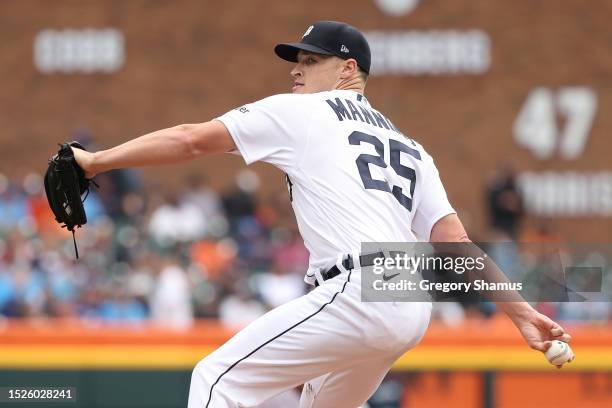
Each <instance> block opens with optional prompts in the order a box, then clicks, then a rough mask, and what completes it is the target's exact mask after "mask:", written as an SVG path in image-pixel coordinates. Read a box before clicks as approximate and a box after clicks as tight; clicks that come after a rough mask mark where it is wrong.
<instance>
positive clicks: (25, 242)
mask: <svg viewBox="0 0 612 408" xmlns="http://www.w3.org/2000/svg"><path fill="white" fill-rule="evenodd" d="M96 180H97V182H98V184H99V186H100V187H99V188H94V189H93V190H92V191H91V193H90V194H89V196H88V198H87V200H86V201H85V207H86V211H87V216H88V223H87V225H86V227H84V228H82V229H78V230H77V232H76V238H77V243H78V247H79V253H80V259H79V260H78V261H77V260H75V251H74V247H73V241H72V235H71V234H70V233H69V232H68V231H66V230H65V229H60V228H59V227H58V225H57V223H56V222H55V221H54V219H53V216H52V214H51V212H50V210H49V208H48V205H47V201H46V197H45V195H44V188H43V183H42V176H41V175H40V174H34V173H33V174H29V175H27V176H25V177H23V178H22V179H9V178H8V177H6V176H4V175H0V318H46V317H72V318H80V319H91V320H95V321H99V320H102V321H112V322H129V323H130V324H133V323H138V322H145V321H147V322H150V321H153V322H156V323H159V324H162V325H165V326H172V327H177V328H180V327H188V326H189V325H190V324H191V323H192V321H193V319H196V318H202V317H211V318H218V319H220V320H221V321H222V322H224V323H226V324H228V325H231V326H242V325H244V324H246V323H248V322H250V321H252V320H253V319H255V318H257V317H258V316H260V315H261V314H263V313H265V312H266V311H267V310H269V309H270V308H273V307H276V306H278V305H280V304H282V303H284V302H287V301H289V300H291V299H293V298H295V297H298V296H300V295H302V294H303V293H305V292H306V291H307V290H309V289H308V287H307V286H306V285H305V284H304V282H303V279H302V278H303V274H304V271H305V270H306V267H307V264H308V253H307V251H306V250H305V248H304V245H303V241H302V239H301V237H300V236H299V233H298V232H297V230H296V227H295V222H294V220H293V216H292V212H291V209H290V206H289V201H288V199H287V198H286V197H285V196H284V195H283V196H282V197H281V196H279V195H272V196H270V197H263V196H262V194H260V193H258V188H259V179H258V177H257V175H256V173H254V172H252V171H250V170H243V171H242V172H240V173H239V174H238V175H237V177H236V180H235V183H234V184H233V185H231V186H229V187H228V188H227V189H226V190H224V191H217V190H215V189H212V188H211V187H210V186H209V185H208V183H207V182H206V179H205V178H203V177H201V176H192V177H189V178H188V179H187V180H185V182H184V183H182V184H181V185H180V186H179V187H177V188H175V187H171V188H168V187H166V188H161V187H159V186H151V185H145V184H143V181H142V179H141V177H140V175H139V173H138V172H137V171H133V170H129V171H127V170H122V171H112V172H109V173H105V174H103V175H100V176H98V177H97V178H96ZM283 194H284V193H283ZM485 197H486V202H487V205H488V208H489V215H490V221H489V222H490V226H491V236H490V237H487V241H493V242H505V243H506V244H510V246H508V245H504V246H503V248H506V250H504V251H498V253H495V249H494V248H492V251H493V253H492V256H494V258H495V259H496V261H497V262H498V263H499V264H500V266H502V269H504V270H507V271H509V273H512V269H513V267H514V266H515V265H516V264H515V261H516V259H515V258H516V257H517V256H518V255H517V254H516V253H513V251H512V250H511V249H510V250H508V249H507V248H512V243H514V242H516V240H517V238H518V237H519V234H520V230H521V222H522V220H523V218H524V211H523V207H522V204H521V203H522V201H521V196H520V192H519V190H518V188H517V186H516V184H515V181H514V173H513V172H512V171H511V170H510V169H502V170H500V172H499V174H497V175H496V176H495V177H494V179H493V180H492V181H491V183H490V185H488V186H487V187H486V190H485ZM523 237H524V235H523ZM529 239H534V240H539V241H540V242H546V241H547V240H552V239H554V234H553V233H552V232H551V230H550V226H549V225H548V224H547V223H545V222H542V223H540V224H539V225H538V228H536V229H535V230H534V231H533V232H532V235H531V236H530V237H529ZM537 306H538V307H539V308H541V309H543V311H545V312H546V313H547V314H549V315H552V316H553V317H556V318H560V319H578V320H585V319H590V320H593V319H594V320H607V319H609V318H610V308H609V304H608V303H601V304H600V303H592V304H590V305H588V306H586V307H585V304H584V303H583V304H578V306H572V304H559V303H555V304H553V303H542V304H538V305H537ZM494 313H495V307H494V305H492V304H489V303H486V302H474V303H470V302H469V301H467V302H447V303H440V304H437V305H436V309H435V318H439V319H442V320H443V321H445V322H447V323H449V324H457V323H459V322H461V321H462V319H463V318H465V317H466V316H470V315H477V316H485V317H486V316H490V315H492V314H494Z"/></svg>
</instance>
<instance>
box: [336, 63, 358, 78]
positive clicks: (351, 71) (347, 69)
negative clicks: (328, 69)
mask: <svg viewBox="0 0 612 408" xmlns="http://www.w3.org/2000/svg"><path fill="white" fill-rule="evenodd" d="M357 71H359V67H358V65H357V61H356V60H355V59H354V58H349V59H347V60H344V61H343V63H342V73H341V76H340V77H341V78H342V79H345V78H350V77H352V76H353V75H355V73H356V72H357Z"/></svg>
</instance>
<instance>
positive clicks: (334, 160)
mask: <svg viewBox="0 0 612 408" xmlns="http://www.w3.org/2000/svg"><path fill="white" fill-rule="evenodd" d="M218 120H220V121H221V122H223V123H224V124H225V126H226V127H227V129H228V130H229V133H230V134H231V136H232V138H233V139H234V141H235V143H236V146H237V149H238V151H239V153H240V154H241V155H242V157H243V158H244V160H245V162H246V163H247V164H251V163H253V162H256V161H264V162H268V163H271V164H273V165H275V166H276V167H278V168H280V169H281V170H282V171H284V172H285V173H286V174H287V183H288V188H289V194H290V198H291V201H292V205H293V209H294V212H295V215H296V219H297V224H298V227H299V230H300V233H301V235H302V237H303V239H304V243H305V245H306V248H307V249H308V250H309V252H310V266H309V270H308V272H307V274H306V281H307V282H309V283H313V282H314V273H313V272H314V270H315V269H326V268H329V267H330V266H332V265H333V264H334V263H335V262H336V259H337V256H338V254H339V253H354V252H355V250H356V251H359V248H360V246H361V243H362V242H413V241H416V240H417V237H418V239H420V240H425V241H428V240H429V235H430V232H431V228H432V227H433V225H434V224H435V222H436V221H437V220H439V219H440V218H442V217H443V216H445V215H447V214H450V213H454V212H455V211H454V210H453V208H452V207H451V205H450V204H449V202H448V199H447V196H446V192H445V191H444V187H443V186H442V183H441V181H440V176H439V174H438V170H437V169H436V166H435V165H434V162H433V159H432V157H431V156H430V155H429V154H428V153H427V152H426V151H425V150H424V149H423V147H422V146H421V145H420V144H418V143H416V142H415V141H413V140H411V139H408V138H407V137H406V136H404V135H403V134H402V133H401V132H400V131H399V130H397V129H396V128H395V126H394V125H393V124H392V123H391V121H389V120H388V119H387V118H386V117H384V116H383V115H382V114H381V113H380V112H378V111H377V110H375V109H374V108H372V107H371V106H370V104H369V103H368V101H367V99H366V98H365V97H364V96H363V95H361V94H359V93H357V92H354V91H345V90H334V91H330V92H320V93H315V94H280V95H275V96H271V97H269V98H266V99H263V100H260V101H257V102H254V103H251V104H248V105H244V106H242V107H240V108H238V109H235V110H232V111H230V112H228V113H226V114H225V115H223V116H221V117H219V118H218Z"/></svg>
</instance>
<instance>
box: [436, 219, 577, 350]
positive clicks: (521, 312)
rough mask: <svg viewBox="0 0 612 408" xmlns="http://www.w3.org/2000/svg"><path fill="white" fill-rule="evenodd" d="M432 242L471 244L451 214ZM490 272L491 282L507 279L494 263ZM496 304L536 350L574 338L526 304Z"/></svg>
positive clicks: (459, 223) (488, 265)
mask: <svg viewBox="0 0 612 408" xmlns="http://www.w3.org/2000/svg"><path fill="white" fill-rule="evenodd" d="M429 241H430V242H465V243H470V242H471V241H470V239H469V238H468V236H467V233H466V232H465V228H464V227H463V224H462V223H461V221H460V220H459V217H457V214H449V215H447V216H446V217H443V218H441V219H440V220H439V221H437V222H436V224H435V225H434V226H433V228H432V230H431V235H430V238H429ZM487 273H488V274H489V276H490V279H489V280H490V281H494V282H502V281H504V280H506V278H505V276H504V275H503V273H502V271H500V270H499V268H498V267H497V266H496V265H495V264H494V263H493V262H488V263H487ZM517 297H518V298H520V295H518V294H517ZM496 304H497V306H498V307H499V308H500V309H501V310H503V311H504V312H505V313H506V314H507V315H508V317H509V318H510V319H511V320H512V322H513V323H514V324H515V326H516V327H517V328H518V329H519V331H520V332H521V334H522V335H523V338H524V339H525V341H526V342H527V344H528V345H529V346H530V347H531V348H533V349H535V350H539V351H542V352H544V351H546V350H548V348H549V347H550V344H551V342H552V340H561V341H564V342H566V343H569V342H570V340H571V336H570V335H569V334H568V333H566V332H565V331H564V330H563V328H562V327H561V326H560V325H559V324H557V323H555V322H554V321H553V320H551V319H550V318H548V317H547V316H545V315H543V314H542V313H539V312H538V311H536V310H535V309H534V308H533V307H531V305H530V304H529V303H527V302H525V301H516V302H497V303H496Z"/></svg>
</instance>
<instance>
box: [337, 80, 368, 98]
mask: <svg viewBox="0 0 612 408" xmlns="http://www.w3.org/2000/svg"><path fill="white" fill-rule="evenodd" d="M334 89H338V90H342V91H355V92H358V93H360V94H363V91H364V89H365V84H364V83H363V80H362V79H361V77H359V76H355V77H352V78H348V79H342V80H340V81H338V83H337V84H336V86H335V87H334Z"/></svg>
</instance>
